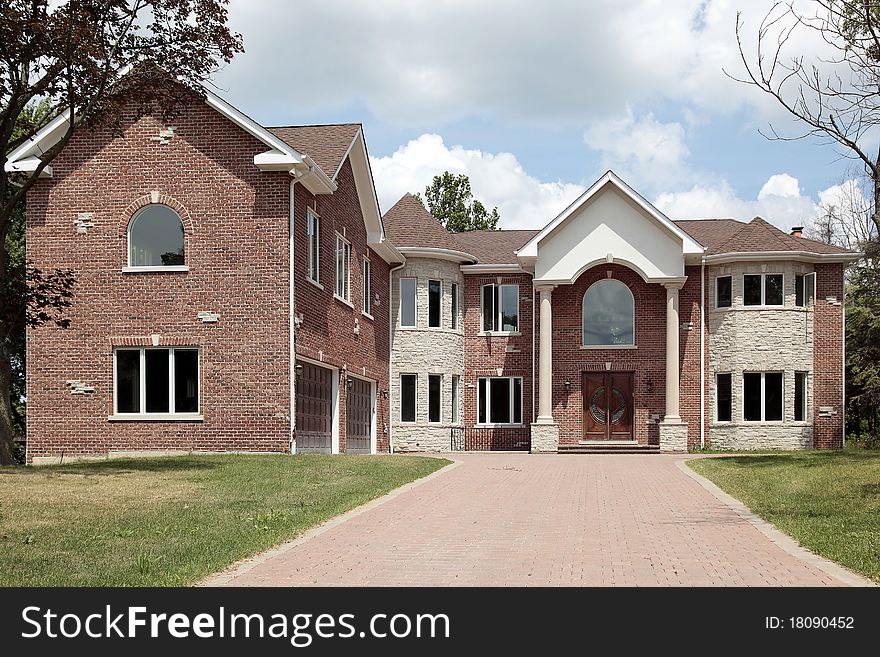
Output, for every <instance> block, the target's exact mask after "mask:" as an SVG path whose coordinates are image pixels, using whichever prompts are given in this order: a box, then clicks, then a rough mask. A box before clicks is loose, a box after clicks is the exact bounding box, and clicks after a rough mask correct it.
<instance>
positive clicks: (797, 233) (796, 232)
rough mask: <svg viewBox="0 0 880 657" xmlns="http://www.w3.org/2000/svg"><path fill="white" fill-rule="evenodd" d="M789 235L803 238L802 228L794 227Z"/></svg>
mask: <svg viewBox="0 0 880 657" xmlns="http://www.w3.org/2000/svg"><path fill="white" fill-rule="evenodd" d="M791 234H792V235H794V236H795V237H803V236H804V227H803V226H794V227H793V228H792V229H791Z"/></svg>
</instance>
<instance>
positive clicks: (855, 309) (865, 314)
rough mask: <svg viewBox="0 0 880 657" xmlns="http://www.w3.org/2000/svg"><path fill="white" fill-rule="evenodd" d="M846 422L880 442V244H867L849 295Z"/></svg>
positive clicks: (870, 440)
mask: <svg viewBox="0 0 880 657" xmlns="http://www.w3.org/2000/svg"><path fill="white" fill-rule="evenodd" d="M846 350H847V354H846V373H847V425H848V428H849V430H850V432H851V433H854V434H856V435H859V436H861V435H862V433H863V431H865V430H866V431H867V434H868V440H867V442H868V443H869V444H877V443H878V441H880V244H878V243H877V242H871V243H868V244H867V245H866V247H865V258H863V259H862V260H861V261H860V262H859V263H858V264H857V265H856V266H855V267H854V268H853V270H852V271H851V272H850V276H849V284H848V286H847V296H846Z"/></svg>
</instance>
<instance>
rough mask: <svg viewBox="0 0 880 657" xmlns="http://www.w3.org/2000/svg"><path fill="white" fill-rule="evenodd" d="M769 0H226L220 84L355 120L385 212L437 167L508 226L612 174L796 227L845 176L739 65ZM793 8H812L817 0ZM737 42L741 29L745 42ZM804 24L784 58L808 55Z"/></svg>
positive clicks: (667, 201)
mask: <svg viewBox="0 0 880 657" xmlns="http://www.w3.org/2000/svg"><path fill="white" fill-rule="evenodd" d="M770 4H771V3H769V2H766V1H764V0H741V1H740V2H731V1H728V0H676V1H675V2H668V1H663V0H631V1H630V2H628V3H619V2H616V1H612V0H591V1H589V2H584V1H580V2H577V1H563V0H554V1H549V0H548V1H546V2H544V3H534V2H525V1H520V0H507V1H504V2H502V1H500V0H499V1H495V0H481V1H480V2H473V1H470V2H467V1H464V0H434V1H433V2H430V3H429V2H412V1H411V2H404V1H402V0H398V1H394V0H372V1H371V2H369V3H364V2H353V1H349V0H322V1H321V2H312V3H303V2H289V1H285V0H231V3H230V24H231V26H232V28H233V29H235V30H237V31H239V32H241V33H242V35H243V37H244V42H245V49H246V52H245V54H243V55H240V56H239V57H238V58H237V59H236V60H235V61H234V62H233V63H232V64H231V65H230V66H229V67H227V68H226V69H225V70H223V71H221V72H220V73H219V74H218V75H217V76H216V77H215V81H216V84H217V86H218V87H219V88H220V90H221V95H223V96H224V97H226V98H227V99H228V100H229V101H230V102H232V103H233V104H234V105H236V106H237V107H239V108H240V109H242V110H243V111H245V112H246V113H247V114H249V115H251V116H253V117H254V118H255V119H257V120H258V121H260V122H261V123H263V124H265V125H277V124H294V123H326V122H336V121H359V122H362V123H363V124H364V126H365V133H366V137H367V143H368V147H369V149H370V154H371V156H372V158H373V170H374V176H375V179H376V187H377V191H378V193H379V197H380V205H381V206H382V209H383V210H387V209H388V207H390V205H391V204H392V203H393V202H394V201H395V200H396V199H397V198H399V196H400V195H401V194H402V193H404V192H406V191H411V192H416V191H421V190H423V189H424V187H425V185H426V184H428V183H429V182H430V180H431V177H432V176H433V175H434V174H436V173H440V172H442V171H443V170H444V169H450V170H452V171H454V172H459V173H466V174H468V175H469V176H470V177H471V182H472V186H473V189H474V192H475V195H476V196H477V197H479V198H481V199H482V200H483V201H484V202H485V203H486V204H487V205H489V206H492V205H497V206H498V207H499V210H500V211H501V215H502V224H503V226H504V227H507V228H521V227H529V228H535V227H540V226H541V225H543V224H545V223H546V222H548V221H549V220H551V219H552V218H553V216H555V214H556V213H557V212H559V211H560V210H561V209H562V208H563V207H564V206H565V205H567V204H568V203H569V202H570V201H571V200H573V199H574V198H575V197H576V196H577V195H578V194H579V193H580V192H581V191H582V190H583V189H584V188H585V187H586V186H588V185H589V184H590V183H591V182H592V181H593V180H595V179H596V178H597V177H599V176H600V175H601V174H602V173H603V172H604V171H605V170H606V169H608V168H613V169H614V170H615V171H616V172H617V173H618V174H620V175H621V176H622V177H623V178H624V179H626V180H627V181H628V182H630V184H632V185H633V186H634V187H635V188H636V189H637V190H638V191H640V192H641V193H642V194H643V195H644V196H645V197H646V198H648V199H649V200H651V201H652V202H654V203H655V204H656V205H658V207H660V209H661V210H663V211H665V212H666V213H667V214H669V215H670V216H671V217H673V218H691V217H712V216H732V217H735V218H737V219H744V220H747V219H750V218H752V217H753V216H755V215H757V214H760V215H761V216H764V217H765V218H766V219H768V220H770V221H772V222H773V223H776V224H777V225H779V226H780V227H782V228H789V227H791V226H792V225H795V224H804V223H809V221H810V219H811V218H812V217H814V216H816V215H817V214H818V213H820V212H821V205H823V204H828V203H833V202H835V199H837V198H838V196H839V195H840V194H841V193H842V192H841V183H844V181H845V180H847V179H848V178H852V177H853V176H855V175H857V174H858V168H857V167H855V166H854V165H853V164H852V163H850V162H848V161H845V160H844V161H842V160H841V158H840V155H839V153H838V152H837V151H835V150H834V149H833V148H832V147H830V146H828V145H822V144H819V143H817V142H816V141H809V140H808V141H801V142H771V141H767V140H766V139H764V138H763V137H762V136H760V135H759V134H758V129H759V128H760V127H766V126H767V124H768V123H769V122H773V124H774V125H776V126H778V127H780V128H781V129H783V130H787V131H788V132H789V133H793V132H794V131H795V130H796V129H797V126H796V124H793V123H792V122H791V121H790V119H789V118H788V117H787V116H786V115H785V114H784V113H783V112H782V111H781V110H780V109H779V108H778V107H777V106H775V105H774V104H773V103H772V102H771V101H770V100H769V99H768V98H767V97H766V96H764V95H762V94H761V93H760V92H759V91H758V90H757V89H754V88H752V87H749V86H746V85H742V84H739V83H736V82H734V81H732V80H730V78H729V77H727V76H726V75H725V74H724V70H727V71H730V72H731V73H733V74H736V75H740V74H742V64H741V63H740V62H739V59H738V57H739V56H738V51H737V49H736V42H735V34H734V26H735V20H736V13H737V11H741V12H742V16H743V20H744V21H745V26H746V30H745V32H744V34H745V35H746V38H747V40H746V46H747V47H752V46H753V44H752V43H751V41H749V39H750V38H752V37H753V35H754V33H755V31H756V29H757V26H758V24H759V22H760V20H761V18H763V16H764V14H765V12H766V11H767V10H768V8H769V7H770ZM796 4H797V5H799V6H801V7H803V8H805V9H806V10H807V11H810V10H811V6H812V3H811V2H808V1H807V0H798V2H797V3H796ZM749 35H752V37H750V36H749ZM813 38H814V37H813V36H811V35H810V34H807V33H803V32H800V33H797V34H796V35H795V36H794V38H792V40H791V41H790V46H791V53H792V54H795V53H797V52H798V51H805V52H811V53H815V54H816V55H817V56H818V55H819V54H820V52H821V47H822V46H821V44H817V43H815V41H813V40H812V39H813Z"/></svg>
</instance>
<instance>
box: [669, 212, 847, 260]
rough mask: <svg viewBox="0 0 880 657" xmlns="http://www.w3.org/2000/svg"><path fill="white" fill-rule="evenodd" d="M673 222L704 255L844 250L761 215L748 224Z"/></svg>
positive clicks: (724, 221)
mask: <svg viewBox="0 0 880 657" xmlns="http://www.w3.org/2000/svg"><path fill="white" fill-rule="evenodd" d="M675 223H676V224H677V225H678V226H679V227H680V228H683V229H684V230H685V231H687V232H688V233H689V234H690V235H691V237H693V238H694V239H695V240H697V241H698V242H699V243H700V244H702V245H703V246H705V247H706V255H715V254H719V253H750V252H761V251H805V252H807V253H828V254H837V253H848V251H847V250H846V249H843V248H840V247H839V246H833V245H831V244H824V243H822V242H816V241H815V240H810V239H807V238H806V237H796V236H794V235H790V234H788V233H786V232H784V231H781V230H779V229H778V228H777V227H776V226H774V225H772V224H770V223H769V222H767V221H765V220H764V219H761V217H755V218H754V219H752V220H751V221H750V222H748V223H744V222H741V221H736V220H735V219H701V220H691V221H676V222H675Z"/></svg>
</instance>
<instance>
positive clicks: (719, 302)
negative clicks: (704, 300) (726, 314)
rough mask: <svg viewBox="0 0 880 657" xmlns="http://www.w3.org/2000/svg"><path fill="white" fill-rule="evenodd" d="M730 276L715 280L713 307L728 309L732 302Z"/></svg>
mask: <svg viewBox="0 0 880 657" xmlns="http://www.w3.org/2000/svg"><path fill="white" fill-rule="evenodd" d="M732 280H733V279H732V278H731V277H730V276H719V277H718V278H716V279H715V307H716V308H730V305H731V303H732V301H733V284H732Z"/></svg>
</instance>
